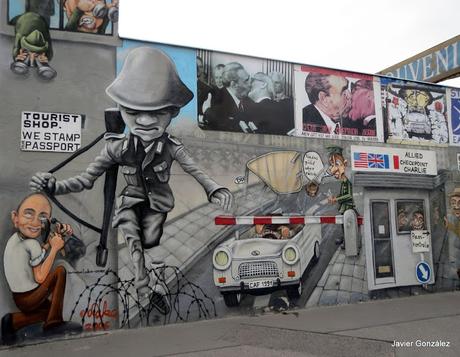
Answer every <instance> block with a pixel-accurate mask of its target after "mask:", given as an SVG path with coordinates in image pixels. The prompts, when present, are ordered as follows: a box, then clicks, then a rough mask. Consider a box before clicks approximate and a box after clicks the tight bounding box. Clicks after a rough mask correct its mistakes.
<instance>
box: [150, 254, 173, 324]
mask: <svg viewBox="0 0 460 357" xmlns="http://www.w3.org/2000/svg"><path fill="white" fill-rule="evenodd" d="M164 272H165V264H164V263H163V262H152V276H151V277H150V281H151V282H153V285H152V287H151V289H152V290H151V298H150V303H151V304H152V305H153V306H154V307H155V308H156V309H157V310H158V311H159V312H160V313H161V314H163V315H167V314H168V313H169V312H170V311H171V303H170V302H169V294H168V288H167V287H166V284H165V274H164Z"/></svg>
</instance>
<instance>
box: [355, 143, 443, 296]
mask: <svg viewBox="0 0 460 357" xmlns="http://www.w3.org/2000/svg"><path fill="white" fill-rule="evenodd" d="M351 157H352V163H351V166H352V170H353V185H354V187H362V190H363V204H364V206H363V212H362V213H363V216H364V227H363V240H364V246H365V253H366V269H367V281H368V289H369V290H377V289H384V288H392V287H398V286H411V285H425V284H433V283H434V282H435V274H434V264H433V262H434V258H433V249H432V239H433V237H432V227H431V223H430V222H431V221H432V220H431V214H432V212H430V211H431V207H430V200H431V199H432V196H433V194H434V193H435V191H439V188H440V187H441V186H443V185H444V182H445V181H446V179H447V174H445V173H441V174H438V171H437V166H436V153H435V152H434V151H430V150H414V149H400V148H386V147H364V146H352V147H351Z"/></svg>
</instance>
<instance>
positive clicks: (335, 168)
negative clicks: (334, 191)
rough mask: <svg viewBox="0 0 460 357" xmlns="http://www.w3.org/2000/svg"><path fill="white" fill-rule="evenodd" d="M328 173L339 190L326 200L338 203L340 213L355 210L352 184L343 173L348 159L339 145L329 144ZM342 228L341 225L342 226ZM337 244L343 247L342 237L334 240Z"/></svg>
mask: <svg viewBox="0 0 460 357" xmlns="http://www.w3.org/2000/svg"><path fill="white" fill-rule="evenodd" d="M327 149H328V150H329V165H330V166H329V169H328V171H329V173H330V174H331V175H332V176H334V177H335V178H336V179H337V180H339V181H340V192H339V195H338V196H330V197H329V198H328V202H329V203H330V204H335V203H337V204H338V210H339V212H340V213H341V214H344V213H345V211H346V210H349V209H352V210H355V211H356V209H355V204H354V202H353V186H352V184H351V182H350V180H349V179H348V177H347V176H346V175H345V169H346V167H347V164H348V161H347V160H345V158H344V157H343V153H342V151H343V149H342V148H341V147H339V146H329V147H328V148H327ZM342 229H343V226H342ZM336 243H337V244H342V248H343V249H344V248H345V245H344V239H343V237H342V238H340V239H337V240H336Z"/></svg>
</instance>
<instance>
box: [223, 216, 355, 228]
mask: <svg viewBox="0 0 460 357" xmlns="http://www.w3.org/2000/svg"><path fill="white" fill-rule="evenodd" d="M214 223H215V224H216V225H219V226H233V225H237V224H245V225H254V224H312V223H320V224H343V216H342V215H340V216H217V217H216V218H215V219H214ZM362 224H363V217H362V216H358V225H362Z"/></svg>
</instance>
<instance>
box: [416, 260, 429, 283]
mask: <svg viewBox="0 0 460 357" xmlns="http://www.w3.org/2000/svg"><path fill="white" fill-rule="evenodd" d="M415 274H416V275H417V280H418V282H419V283H421V284H425V283H427V282H429V281H430V279H431V267H430V265H429V264H428V263H427V262H424V261H421V262H419V263H418V264H417V266H416V267H415Z"/></svg>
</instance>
